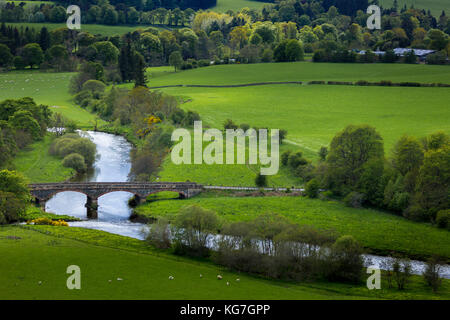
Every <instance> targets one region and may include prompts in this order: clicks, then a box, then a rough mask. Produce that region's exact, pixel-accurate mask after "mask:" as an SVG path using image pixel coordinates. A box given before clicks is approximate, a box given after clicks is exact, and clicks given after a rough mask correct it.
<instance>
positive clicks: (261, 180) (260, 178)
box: [255, 173, 267, 188]
mask: <svg viewBox="0 0 450 320" xmlns="http://www.w3.org/2000/svg"><path fill="white" fill-rule="evenodd" d="M255 184H256V186H257V187H260V188H261V187H265V186H267V176H265V175H262V174H261V173H258V174H257V175H256V178H255Z"/></svg>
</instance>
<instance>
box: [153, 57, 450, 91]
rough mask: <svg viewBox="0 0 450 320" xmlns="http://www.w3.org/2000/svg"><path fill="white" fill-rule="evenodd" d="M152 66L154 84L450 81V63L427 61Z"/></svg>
mask: <svg viewBox="0 0 450 320" xmlns="http://www.w3.org/2000/svg"><path fill="white" fill-rule="evenodd" d="M158 70H159V68H150V69H149V72H150V73H151V72H153V73H154V74H156V75H157V77H154V78H151V77H149V80H150V81H149V85H150V86H162V85H174V84H204V85H206V84H208V85H222V84H242V83H252V82H264V81H310V80H326V81H358V80H369V81H380V80H391V81H393V82H401V81H417V82H424V83H430V82H442V83H450V67H448V66H433V65H423V64H416V65H411V64H387V63H377V64H361V63H353V64H345V63H310V62H284V63H256V64H229V65H218V66H210V67H204V68H197V69H192V70H187V71H181V72H177V73H174V72H169V71H170V70H172V71H173V68H171V69H168V67H162V70H161V71H158Z"/></svg>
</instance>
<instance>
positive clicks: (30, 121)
mask: <svg viewBox="0 0 450 320" xmlns="http://www.w3.org/2000/svg"><path fill="white" fill-rule="evenodd" d="M9 123H10V124H11V126H12V127H13V128H15V129H18V130H22V131H24V132H26V133H28V134H29V135H30V136H31V137H32V138H33V139H34V140H37V139H39V138H41V127H40V126H39V123H38V122H37V121H36V119H34V118H33V115H32V114H31V112H30V111H26V110H18V111H16V112H14V114H13V115H12V117H10V118H9Z"/></svg>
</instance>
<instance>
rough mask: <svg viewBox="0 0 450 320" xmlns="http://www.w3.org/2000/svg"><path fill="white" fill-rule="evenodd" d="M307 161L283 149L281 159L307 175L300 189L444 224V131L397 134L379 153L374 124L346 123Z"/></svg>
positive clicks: (447, 165) (448, 150) (448, 184)
mask: <svg viewBox="0 0 450 320" xmlns="http://www.w3.org/2000/svg"><path fill="white" fill-rule="evenodd" d="M319 156H320V159H321V160H320V162H319V163H318V164H317V165H313V164H312V163H311V162H310V161H308V160H306V159H304V158H303V157H302V155H301V153H289V152H286V153H284V154H283V155H282V157H281V160H282V164H283V165H285V166H287V167H290V168H292V170H293V171H294V173H296V174H297V175H298V176H300V177H302V178H304V179H305V181H308V183H307V187H306V192H307V194H308V195H309V196H310V197H317V196H318V195H319V190H320V189H327V190H329V191H327V192H326V193H325V195H327V193H329V195H334V196H338V197H342V198H343V199H344V201H345V202H346V203H347V204H348V205H349V206H353V207H359V206H363V205H368V206H373V207H377V208H382V209H387V210H390V211H393V212H397V213H399V214H403V216H405V217H407V218H409V219H413V220H417V221H429V222H430V221H431V222H436V223H437V224H438V226H441V227H447V226H448V223H447V222H448V217H449V210H448V209H449V208H450V202H449V198H448V190H449V189H450V137H449V135H447V134H446V133H444V132H437V133H434V134H431V135H429V136H427V137H425V138H423V139H422V140H418V139H416V138H414V137H411V136H403V137H402V138H401V139H400V140H399V141H398V142H397V143H396V145H395V147H394V150H393V153H392V156H391V157H390V158H389V159H385V154H384V145H383V139H382V138H381V136H380V134H379V133H378V132H377V131H376V130H375V128H373V127H370V126H367V125H360V126H354V125H351V126H348V127H347V128H345V129H344V130H343V131H341V132H339V133H338V134H336V136H335V137H334V138H333V140H332V141H331V144H330V147H329V150H328V148H325V147H323V148H321V150H320V152H319Z"/></svg>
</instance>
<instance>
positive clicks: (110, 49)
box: [94, 41, 119, 66]
mask: <svg viewBox="0 0 450 320" xmlns="http://www.w3.org/2000/svg"><path fill="white" fill-rule="evenodd" d="M94 47H95V48H96V49H97V52H98V54H97V59H98V60H100V61H101V62H102V64H103V65H104V66H106V65H113V64H116V63H117V59H118V57H119V49H117V48H116V46H115V45H113V44H112V42H111V41H99V42H96V43H95V44H94Z"/></svg>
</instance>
